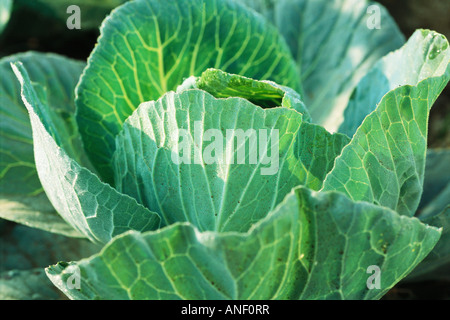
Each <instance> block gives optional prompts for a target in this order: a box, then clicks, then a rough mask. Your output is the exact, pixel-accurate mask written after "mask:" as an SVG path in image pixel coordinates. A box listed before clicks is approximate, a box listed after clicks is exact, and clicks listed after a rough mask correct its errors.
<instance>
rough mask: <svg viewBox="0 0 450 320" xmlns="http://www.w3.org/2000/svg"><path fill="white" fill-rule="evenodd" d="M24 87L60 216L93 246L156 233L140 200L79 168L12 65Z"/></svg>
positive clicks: (45, 179) (39, 160) (154, 220)
mask: <svg viewBox="0 0 450 320" xmlns="http://www.w3.org/2000/svg"><path fill="white" fill-rule="evenodd" d="M13 69H14V72H15V73H16V76H17V77H18V79H19V81H20V83H21V85H22V98H23V100H24V103H25V105H26V107H27V109H28V112H29V114H30V120H31V125H32V129H33V142H34V146H35V160H36V167H37V170H38V174H39V178H40V180H41V182H42V185H43V186H44V189H45V191H46V193H47V196H48V197H49V199H50V201H51V203H52V204H53V206H54V207H55V209H56V210H57V212H58V213H59V214H60V215H61V216H63V218H64V219H65V220H66V221H67V222H69V223H70V224H71V225H72V226H73V227H74V228H76V229H77V230H78V231H79V232H81V233H82V234H84V235H85V236H86V237H88V238H89V239H91V240H92V241H98V242H103V243H106V242H108V241H109V240H110V239H111V238H112V237H113V236H115V235H118V234H120V233H122V232H124V231H127V230H130V229H133V230H139V231H145V230H154V229H156V228H158V227H159V217H158V216H157V215H156V214H155V213H153V212H150V211H149V210H147V209H146V208H144V207H142V206H140V205H139V204H137V203H136V201H135V200H134V199H132V198H130V197H128V196H126V195H124V194H121V193H119V192H117V191H116V190H115V189H113V188H112V187H110V186H109V185H107V184H104V183H103V182H101V181H100V179H99V178H98V177H97V176H96V175H95V174H94V173H92V172H91V171H89V170H88V169H86V168H84V167H82V166H80V165H79V164H78V162H77V161H75V160H73V159H72V158H70V157H69V156H68V155H67V153H66V152H65V150H64V149H63V148H61V146H59V145H58V144H57V143H56V142H55V140H54V138H53V137H52V135H53V136H56V137H57V136H58V133H59V132H58V131H56V130H55V128H54V124H53V123H52V122H51V119H49V118H47V117H46V112H47V110H48V105H47V102H46V101H45V100H43V101H41V100H39V98H38V96H37V94H36V92H35V91H34V88H33V86H32V85H31V82H30V79H29V77H28V74H27V72H26V71H25V69H24V68H23V66H22V65H21V64H20V63H18V64H14V65H13Z"/></svg>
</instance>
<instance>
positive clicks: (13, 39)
mask: <svg viewBox="0 0 450 320" xmlns="http://www.w3.org/2000/svg"><path fill="white" fill-rule="evenodd" d="M126 1H127V0H84V1H82V3H83V4H82V5H80V7H81V12H82V29H81V30H69V29H68V28H67V27H66V19H67V17H68V14H67V13H66V9H67V7H68V6H70V5H72V4H76V3H79V2H80V1H71V0H14V2H13V12H12V15H11V19H10V21H9V23H8V25H7V27H6V29H5V30H4V32H3V33H2V35H1V36H0V57H3V56H7V55H11V54H14V53H19V52H24V51H29V50H35V51H42V52H55V53H59V54H63V55H66V56H68V57H71V58H75V59H80V60H86V59H87V57H88V56H89V54H90V52H91V51H92V49H93V48H94V46H95V43H96V40H97V37H98V35H99V31H98V28H99V26H100V24H101V22H102V20H103V19H104V17H105V16H106V15H107V14H108V13H109V12H110V11H111V10H112V9H113V8H115V7H116V6H118V5H120V4H122V3H124V2H126ZM378 2H380V3H381V4H383V5H384V6H385V7H386V8H387V9H388V11H389V12H390V13H391V15H392V16H393V17H394V19H395V20H396V21H397V23H398V25H399V27H400V29H401V30H402V32H403V33H404V35H405V37H406V38H409V37H410V36H411V35H412V33H413V32H414V30H416V29H418V28H425V29H432V30H435V31H437V32H439V33H442V34H444V35H445V36H446V37H447V38H448V39H450V19H449V16H450V0H380V1H378ZM0 18H1V17H0ZM24 21H26V22H27V23H26V24H24V23H23V22H24ZM381 23H382V22H381ZM449 128H450V86H447V88H446V89H445V90H444V92H443V94H442V95H441V96H440V97H439V99H438V100H437V102H436V104H435V105H434V107H433V109H432V111H431V115H430V125H429V136H428V138H429V147H431V148H449V147H450V130H449ZM449 272H450V271H449ZM383 299H387V300H389V299H450V282H448V281H447V282H446V281H439V282H437V281H422V282H417V283H407V282H406V283H405V282H401V283H400V284H398V285H397V286H396V287H395V288H393V289H392V290H391V291H390V292H389V293H388V294H387V295H386V296H385V297H384V298H383Z"/></svg>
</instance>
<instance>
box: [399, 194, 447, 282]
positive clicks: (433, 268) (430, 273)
mask: <svg viewBox="0 0 450 320" xmlns="http://www.w3.org/2000/svg"><path fill="white" fill-rule="evenodd" d="M448 199H449V198H447V207H446V208H445V209H444V210H443V211H442V212H441V213H440V214H437V215H433V216H431V217H427V218H425V219H423V220H422V221H423V222H424V223H426V224H429V225H430V226H435V227H439V228H442V229H443V232H442V236H441V239H440V240H439V242H438V243H437V245H436V246H435V247H434V249H433V251H431V253H430V254H429V255H428V256H427V257H426V258H425V260H424V261H422V262H421V263H420V264H419V265H418V266H417V268H415V269H414V271H413V272H412V273H411V275H410V276H409V277H408V278H407V280H413V281H423V280H430V279H437V280H443V279H446V280H450V274H449V272H448V271H449V270H450V204H448Z"/></svg>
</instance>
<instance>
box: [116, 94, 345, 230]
mask: <svg viewBox="0 0 450 320" xmlns="http://www.w3.org/2000/svg"><path fill="white" fill-rule="evenodd" d="M277 135H278V136H277ZM348 142H349V139H348V137H347V136H344V135H341V134H335V135H331V134H330V133H328V132H327V131H326V130H325V129H323V128H322V127H320V126H317V125H313V124H310V123H307V122H303V121H302V115H301V114H300V113H298V112H297V111H295V110H293V109H290V108H282V107H278V108H271V109H262V108H261V107H258V106H255V105H254V104H252V103H250V102H249V101H247V100H244V99H242V98H227V99H216V98H214V97H213V96H212V95H210V94H209V93H207V92H205V91H203V90H198V89H191V90H186V91H182V92H181V93H174V92H170V93H168V94H166V95H164V96H163V97H162V98H161V99H159V100H158V101H156V102H155V101H150V102H146V103H143V104H141V105H140V106H139V108H138V109H137V110H136V111H135V112H134V113H133V115H132V116H130V117H129V118H128V119H127V121H126V122H125V124H124V128H123V130H122V131H121V132H120V134H119V135H118V136H117V147H116V153H115V155H114V158H113V162H114V172H115V174H116V176H115V185H116V187H117V189H118V190H119V191H120V192H123V193H126V194H128V195H130V196H132V197H133V198H135V199H137V201H138V202H139V203H141V204H143V205H144V206H145V207H147V208H149V209H150V210H153V211H155V212H157V213H158V214H160V216H161V218H162V221H163V224H171V223H175V222H179V221H189V222H191V223H193V224H194V225H195V226H197V227H198V228H199V229H200V230H220V231H226V230H228V231H229V230H234V231H246V230H248V228H249V227H250V226H251V225H252V224H253V223H255V222H257V221H259V220H260V219H261V218H263V217H265V216H266V215H267V213H268V212H269V211H270V210H272V209H273V208H274V207H275V206H276V205H277V204H278V203H279V202H280V201H282V200H283V199H284V197H285V196H286V194H287V193H288V192H290V191H291V189H292V188H293V187H295V186H297V185H306V186H308V187H309V188H311V189H315V190H318V189H320V188H321V186H322V181H323V179H324V178H325V175H326V174H327V172H329V171H330V170H331V168H332V167H333V164H334V159H335V158H336V156H338V155H339V154H340V152H341V150H342V148H343V146H345V145H346V144H347V143H348Z"/></svg>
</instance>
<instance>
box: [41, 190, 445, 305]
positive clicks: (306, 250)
mask: <svg viewBox="0 0 450 320" xmlns="http://www.w3.org/2000/svg"><path fill="white" fill-rule="evenodd" d="M439 234H440V232H439V231H438V230H437V229H435V228H432V227H428V226H426V225H424V224H422V223H420V221H419V220H417V219H415V218H408V217H402V216H399V215H397V214H396V213H395V212H393V211H391V210H389V209H387V208H382V207H380V206H375V205H372V204H368V203H362V202H359V203H354V202H352V201H350V200H349V199H348V198H347V197H345V196H344V195H342V194H340V193H335V192H331V193H314V192H311V191H310V190H308V189H306V188H303V187H300V188H297V189H295V190H294V191H292V192H291V193H290V194H289V195H288V196H287V197H286V199H285V201H283V202H282V203H281V204H280V205H279V206H278V207H277V208H276V210H275V211H274V212H272V213H271V214H270V215H269V216H268V217H267V218H265V219H264V220H262V221H260V222H259V223H258V224H256V225H255V226H254V227H253V228H252V229H251V230H250V231H249V232H248V233H245V234H236V233H225V234H217V233H212V232H207V233H199V232H198V231H197V230H196V229H195V228H193V227H192V226H191V225H190V224H175V225H172V226H170V227H167V228H164V229H162V230H161V231H159V232H149V233H144V234H139V233H136V232H130V233H127V234H124V235H122V236H119V237H118V238H116V239H114V240H113V242H111V243H110V244H108V245H107V246H106V247H105V248H104V249H103V250H102V252H101V253H100V254H99V255H96V256H93V257H91V258H89V259H85V260H82V261H80V262H78V263H74V264H75V265H77V266H78V267H80V269H81V278H82V279H81V290H70V289H68V288H67V287H66V286H64V285H63V283H65V280H66V279H67V277H68V276H69V274H68V273H66V272H65V268H66V267H67V264H58V265H55V266H53V267H49V268H47V269H46V270H47V274H48V276H49V277H50V279H51V280H52V282H53V283H54V284H55V285H56V286H58V288H60V289H61V290H62V291H63V292H64V293H65V294H66V295H68V296H69V297H70V298H75V299H92V298H101V299H179V298H182V299H363V298H364V299H375V298H379V297H381V296H382V295H383V294H384V293H385V292H386V291H387V290H389V288H391V287H392V286H393V285H394V284H395V283H396V282H398V281H399V280H400V279H401V278H402V277H404V276H405V275H406V274H408V273H409V272H410V271H411V270H412V268H414V266H415V265H416V264H417V263H419V262H420V261H421V260H422V259H423V258H424V257H425V256H426V254H427V253H428V252H429V251H430V250H431V248H432V247H433V246H434V245H435V243H436V241H437V240H438V239H439ZM371 265H377V266H379V267H380V269H381V289H379V290H377V289H373V290H370V289H368V288H367V284H366V282H367V278H368V274H367V273H366V269H367V268H368V267H369V266H371Z"/></svg>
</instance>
